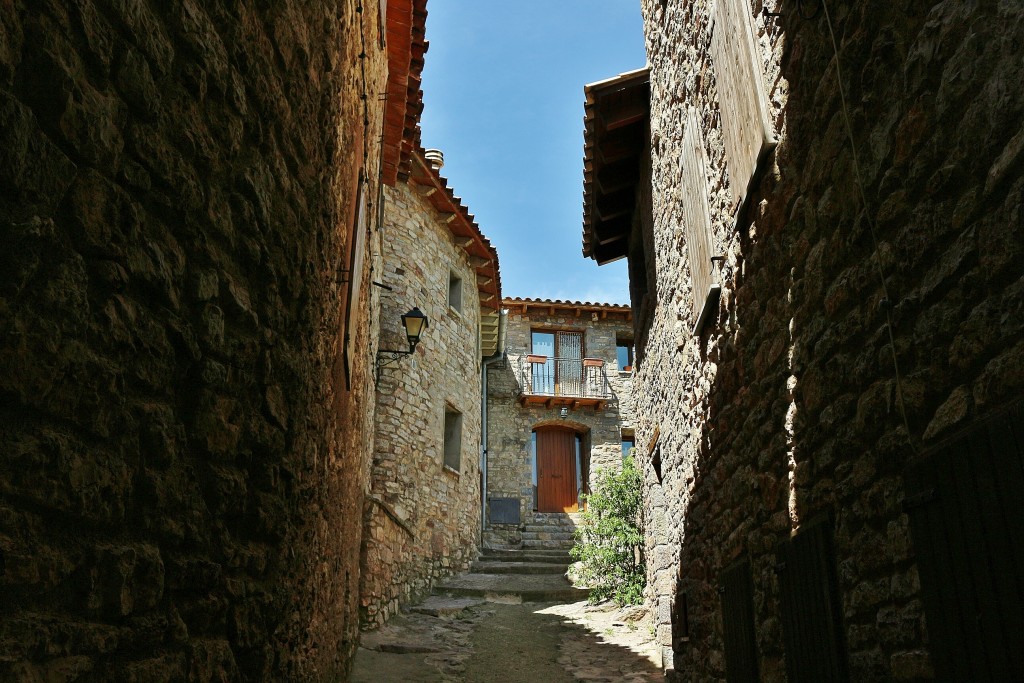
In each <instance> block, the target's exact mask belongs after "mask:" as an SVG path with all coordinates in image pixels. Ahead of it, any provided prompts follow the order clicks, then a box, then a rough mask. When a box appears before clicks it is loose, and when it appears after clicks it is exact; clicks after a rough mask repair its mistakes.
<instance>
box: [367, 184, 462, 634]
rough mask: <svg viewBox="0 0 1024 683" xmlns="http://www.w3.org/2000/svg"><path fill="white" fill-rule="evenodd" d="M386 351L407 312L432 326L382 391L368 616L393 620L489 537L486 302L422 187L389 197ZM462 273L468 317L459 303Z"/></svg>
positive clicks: (386, 374) (370, 515) (370, 522)
mask: <svg viewBox="0 0 1024 683" xmlns="http://www.w3.org/2000/svg"><path fill="white" fill-rule="evenodd" d="M381 234H382V237H383V241H384V257H383V260H384V269H383V271H382V274H381V276H380V281H381V282H382V284H384V285H386V286H387V287H389V288H390V290H388V291H385V293H384V295H383V298H382V304H381V309H380V327H381V348H387V349H405V348H407V347H408V344H407V342H406V339H405V332H404V330H403V328H402V324H401V320H400V316H401V315H402V314H404V313H406V312H407V311H409V310H410V309H411V308H412V307H413V306H417V307H419V308H420V310H421V311H422V312H423V313H424V314H425V315H426V316H427V318H428V320H429V323H428V324H429V326H428V327H427V329H426V330H424V332H423V336H422V341H421V342H420V344H419V346H418V347H417V350H416V353H415V354H414V355H413V356H410V357H405V358H402V359H401V360H399V361H398V362H397V363H396V364H394V365H392V366H388V367H385V368H382V370H381V371H380V381H379V382H378V385H377V425H376V434H375V439H374V446H373V466H372V476H371V496H370V498H371V503H370V505H369V506H368V507H367V533H366V537H365V539H364V548H363V557H362V563H363V564H362V569H363V572H362V575H363V579H362V581H363V583H362V598H361V600H362V619H363V623H364V625H365V626H369V627H375V626H379V625H381V624H383V623H384V622H385V621H386V620H387V619H388V618H389V617H390V616H392V615H394V614H395V613H396V612H397V611H398V608H399V607H400V606H401V605H404V604H407V603H409V602H411V601H414V600H415V599H417V598H421V597H423V596H425V595H427V594H429V592H430V590H431V588H432V587H433V585H434V583H436V582H437V581H438V580H439V579H441V578H443V577H445V576H448V575H450V574H453V573H456V572H459V571H465V570H466V569H468V567H469V563H470V562H471V561H473V560H474V559H476V549H477V543H478V539H479V532H480V354H479V337H478V333H479V325H480V299H479V293H478V291H477V289H476V274H475V272H474V269H473V268H472V267H471V265H470V261H469V257H468V256H467V254H466V252H465V251H464V250H463V249H461V248H460V247H458V246H457V245H456V243H455V240H454V238H453V237H452V234H451V232H449V230H448V227H447V223H446V222H445V220H444V219H443V218H442V217H441V216H440V215H439V214H438V212H437V211H436V210H435V209H434V207H433V206H431V205H430V204H429V203H428V202H427V201H426V199H425V198H424V197H422V196H421V195H420V194H419V193H418V192H417V191H416V189H415V188H413V187H410V186H409V185H408V184H405V183H399V184H398V185H397V186H396V187H395V188H394V189H390V188H389V189H388V190H387V192H386V200H385V219H384V227H383V229H382V231H381ZM451 273H455V274H456V275H458V276H459V277H461V278H462V312H461V313H459V312H457V311H456V310H454V309H453V308H451V307H450V306H449V304H448V284H449V276H450V275H451ZM446 406H449V407H451V408H455V409H456V410H457V411H458V412H460V413H461V414H462V436H461V462H460V464H459V466H458V467H457V468H450V467H448V466H447V465H445V463H444V453H443V449H444V430H445V408H446Z"/></svg>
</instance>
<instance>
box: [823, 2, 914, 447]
mask: <svg viewBox="0 0 1024 683" xmlns="http://www.w3.org/2000/svg"><path fill="white" fill-rule="evenodd" d="M821 7H822V9H823V10H824V12H825V23H826V24H827V25H828V35H829V38H830V39H831V41H832V51H833V53H834V55H835V64H836V82H837V83H838V85H839V100H840V103H841V104H842V110H843V122H844V123H845V125H846V135H847V137H848V138H849V140H850V151H851V153H852V155H853V174H854V180H855V181H856V184H857V191H858V194H859V195H860V202H861V215H862V216H863V218H864V221H865V222H866V223H867V226H868V232H869V233H870V235H871V243H872V245H873V254H874V262H875V269H876V270H877V272H878V279H879V281H880V282H881V285H882V295H883V297H884V299H883V302H882V303H883V308H884V310H885V320H886V326H885V327H886V330H887V331H888V333H889V350H890V352H891V353H892V366H893V371H894V373H895V376H896V398H897V405H898V406H899V411H900V417H901V418H902V419H903V428H904V429H905V430H907V441H908V442H909V444H910V448H911V450H912V451H913V452H914V453H915V454H916V453H917V446H916V445H915V443H914V439H913V435H912V433H911V431H910V422H909V420H908V419H907V406H906V402H905V400H904V392H903V378H902V375H901V374H900V364H899V359H898V358H897V356H896V338H895V335H894V334H893V320H892V297H891V296H889V286H888V284H887V283H886V281H885V271H884V270H883V268H882V256H881V251H880V249H879V246H878V235H877V233H876V231H875V222H874V221H873V220H872V218H871V216H870V214H869V212H868V199H867V193H866V192H865V191H864V181H863V180H862V179H861V172H860V160H859V159H858V157H857V144H856V142H854V137H853V124H851V123H850V112H849V108H848V106H847V104H846V90H845V88H844V87H843V72H842V69H841V67H840V64H839V45H838V43H837V42H836V34H835V31H834V30H833V29H832V16H831V14H830V13H829V11H828V2H827V0H822V1H821Z"/></svg>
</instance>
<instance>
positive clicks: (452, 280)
mask: <svg viewBox="0 0 1024 683" xmlns="http://www.w3.org/2000/svg"><path fill="white" fill-rule="evenodd" d="M448 307H449V308H453V309H455V310H456V311H457V312H459V313H462V278H461V277H459V276H458V275H456V274H455V271H450V272H449V273H448Z"/></svg>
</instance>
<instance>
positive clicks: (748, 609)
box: [718, 558, 760, 683]
mask: <svg viewBox="0 0 1024 683" xmlns="http://www.w3.org/2000/svg"><path fill="white" fill-rule="evenodd" d="M718 594H719V596H720V598H721V604H722V640H723V641H724V644H725V679H726V681H729V682H730V683H731V682H732V681H758V680H760V678H759V673H758V666H757V634H756V632H755V630H754V579H753V574H752V573H751V571H750V562H749V560H747V559H746V558H744V559H741V560H739V561H737V562H736V563H734V564H733V565H731V566H730V567H728V568H727V569H725V570H724V571H723V572H722V574H721V581H720V583H719V585H718Z"/></svg>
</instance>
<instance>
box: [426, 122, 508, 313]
mask: <svg viewBox="0 0 1024 683" xmlns="http://www.w3.org/2000/svg"><path fill="white" fill-rule="evenodd" d="M418 139H419V136H418V135H417V144H416V146H415V148H413V149H412V153H411V155H410V170H409V176H408V179H409V180H410V181H411V182H413V183H414V184H415V185H417V186H420V187H425V188H428V189H429V190H431V191H430V192H429V194H427V195H426V200H427V201H428V202H429V203H430V204H431V205H433V207H434V208H435V209H436V210H437V211H438V212H439V213H441V214H442V215H444V214H449V215H450V218H449V220H448V229H449V230H451V232H452V234H453V235H454V236H455V238H456V240H459V239H460V238H462V241H461V242H460V244H459V246H461V247H462V249H463V250H464V251H465V252H466V254H467V255H468V256H469V258H470V262H471V263H472V264H473V268H474V270H475V271H476V274H477V289H478V290H479V291H480V305H481V306H486V307H487V308H491V309H494V310H500V309H501V303H502V299H501V271H500V269H499V265H498V250H497V249H495V248H494V245H493V244H491V242H490V240H488V239H487V237H485V236H484V234H483V232H482V231H481V230H480V226H479V225H477V223H476V219H475V218H474V217H473V214H471V213H470V212H469V209H468V207H466V205H465V204H463V203H462V198H461V197H456V196H455V192H454V191H453V190H452V188H450V187H448V179H447V178H445V177H444V176H442V175H441V174H440V173H439V172H438V170H437V169H435V168H434V167H433V166H432V165H431V164H430V162H429V161H427V159H426V157H425V156H424V154H425V153H426V150H425V149H423V147H422V146H421V145H419V144H418Z"/></svg>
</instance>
